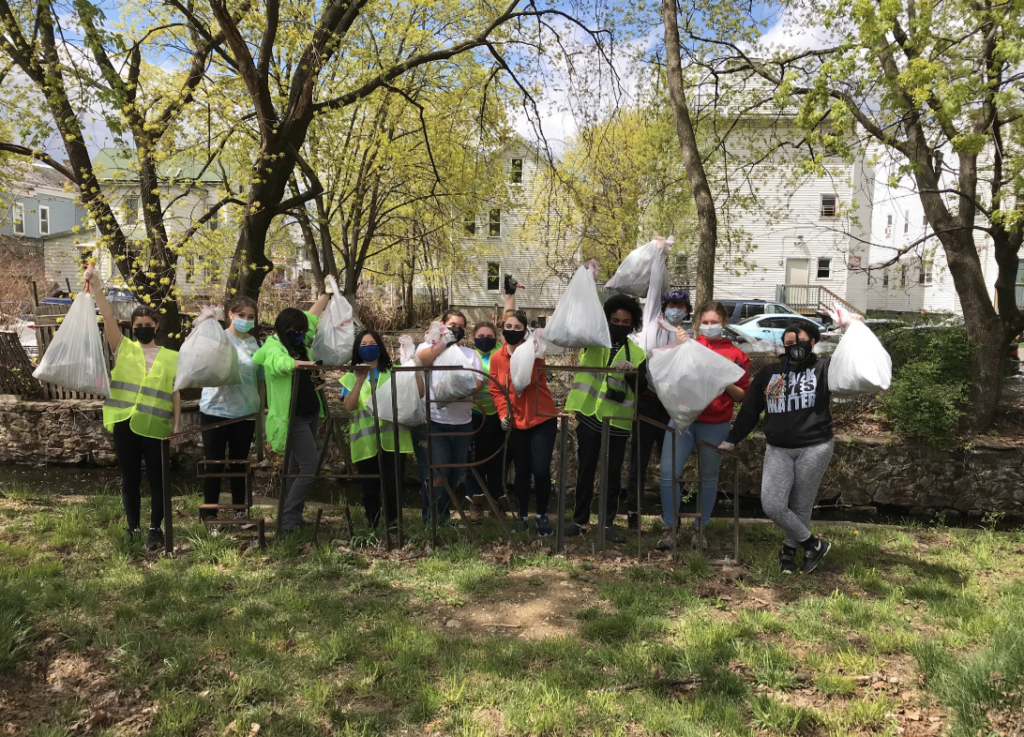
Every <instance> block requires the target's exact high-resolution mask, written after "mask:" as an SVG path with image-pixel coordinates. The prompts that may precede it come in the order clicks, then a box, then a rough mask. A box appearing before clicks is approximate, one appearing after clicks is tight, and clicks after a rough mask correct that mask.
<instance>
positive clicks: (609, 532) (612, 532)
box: [604, 525, 626, 543]
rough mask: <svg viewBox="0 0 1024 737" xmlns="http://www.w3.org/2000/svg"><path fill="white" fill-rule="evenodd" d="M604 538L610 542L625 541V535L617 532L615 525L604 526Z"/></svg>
mask: <svg viewBox="0 0 1024 737" xmlns="http://www.w3.org/2000/svg"><path fill="white" fill-rule="evenodd" d="M604 539H605V540H606V541H608V542H610V543H624V542H626V536H625V535H623V534H622V533H621V532H619V530H618V528H617V527H615V525H608V526H607V527H605V528H604Z"/></svg>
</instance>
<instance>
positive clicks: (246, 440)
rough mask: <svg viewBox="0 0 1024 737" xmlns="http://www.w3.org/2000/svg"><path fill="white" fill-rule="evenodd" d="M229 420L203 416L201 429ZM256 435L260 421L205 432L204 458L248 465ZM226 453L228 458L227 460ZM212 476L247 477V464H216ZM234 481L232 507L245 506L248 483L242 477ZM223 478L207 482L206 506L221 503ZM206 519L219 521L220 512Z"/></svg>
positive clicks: (232, 480)
mask: <svg viewBox="0 0 1024 737" xmlns="http://www.w3.org/2000/svg"><path fill="white" fill-rule="evenodd" d="M227 419H228V418H226V417H215V416H214V415H207V414H203V413H200V414H199V423H200V424H201V425H214V424H216V423H218V422H226V421H227ZM255 433H256V420H242V421H241V422H235V423H233V424H231V425H225V426H224V427H217V428H214V429H213V430H203V455H204V456H205V458H206V460H208V461H223V460H232V461H244V460H247V459H248V458H249V450H250V449H251V448H252V438H253V435H254V434H255ZM225 451H227V456H226V457H225ZM206 471H207V472H208V473H244V472H245V464H242V463H240V464H231V465H221V464H219V463H218V464H213V465H209V466H206ZM230 481H231V503H232V504H245V479H244V478H242V477H241V476H239V477H238V478H232V479H230ZM220 482H221V478H220V477H212V478H211V477H209V476H207V477H206V478H205V479H203V502H204V503H206V504H219V503H220V486H221V484H220ZM203 516H204V517H207V516H209V517H216V516H217V514H216V512H207V513H205V514H204V515H203Z"/></svg>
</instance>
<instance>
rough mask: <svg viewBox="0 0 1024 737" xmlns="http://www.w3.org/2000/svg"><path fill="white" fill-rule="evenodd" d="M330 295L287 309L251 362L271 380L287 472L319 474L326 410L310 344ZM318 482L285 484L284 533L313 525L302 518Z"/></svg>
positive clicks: (274, 432) (270, 430)
mask: <svg viewBox="0 0 1024 737" xmlns="http://www.w3.org/2000/svg"><path fill="white" fill-rule="evenodd" d="M330 298H331V295H329V294H321V295H320V297H319V298H318V299H317V301H316V302H315V303H314V304H313V306H312V307H310V309H309V312H303V311H302V310H299V309H296V308H295V307H285V308H284V309H283V310H281V312H280V314H278V316H277V319H276V320H275V321H274V334H273V335H271V336H270V337H269V338H267V341H266V342H265V343H264V344H263V347H262V348H260V349H259V350H258V351H256V353H255V354H253V357H252V360H253V363H255V364H256V365H258V366H262V367H263V370H264V376H265V378H266V382H267V421H266V434H267V442H269V443H270V447H271V448H273V449H274V452H275V453H284V450H285V446H286V445H287V443H288V441H289V440H291V462H290V464H289V467H288V468H287V469H286V470H285V473H287V474H303V475H306V474H310V475H312V474H315V473H316V469H317V466H318V465H319V460H320V458H319V453H318V451H317V445H316V433H317V429H318V428H319V425H320V418H321V417H323V416H324V408H323V406H322V404H321V401H320V395H319V394H318V393H317V390H316V386H314V384H313V375H312V372H311V371H309V370H308V369H309V368H312V367H313V366H316V364H315V363H314V362H313V361H310V360H309V346H310V344H311V343H312V342H313V338H314V336H315V335H316V329H317V326H318V325H319V324H320V315H322V314H323V312H324V308H326V307H327V302H328V301H329V300H330ZM297 368H302V369H304V370H302V371H300V372H299V381H298V389H297V391H298V396H297V397H296V398H295V422H294V423H292V424H291V425H289V421H288V412H289V410H290V407H291V401H292V374H293V373H294V371H295V369H297ZM313 481H314V479H313V478H291V479H287V480H286V483H285V484H284V490H283V492H282V493H283V494H284V499H285V501H284V511H283V514H282V517H281V519H279V520H278V521H277V529H278V531H279V532H283V533H288V532H294V531H296V530H298V529H299V528H301V527H304V526H307V525H309V524H310V523H309V522H306V521H305V520H304V519H303V518H302V512H303V510H304V509H305V507H306V495H307V494H308V493H309V490H310V488H311V487H312V486H313Z"/></svg>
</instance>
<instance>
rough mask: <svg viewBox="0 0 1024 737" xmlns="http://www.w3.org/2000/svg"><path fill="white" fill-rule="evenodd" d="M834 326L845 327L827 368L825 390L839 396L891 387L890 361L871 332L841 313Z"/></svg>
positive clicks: (872, 391)
mask: <svg viewBox="0 0 1024 737" xmlns="http://www.w3.org/2000/svg"><path fill="white" fill-rule="evenodd" d="M836 323H837V324H839V325H847V327H846V333H845V334H844V335H843V337H842V340H840V341H839V345H838V346H836V349H835V351H834V352H833V353H832V358H831V360H830V362H829V367H828V388H829V391H831V392H832V393H833V394H837V395H839V396H842V395H849V394H877V393H878V392H881V391H885V390H886V389H888V388H889V385H890V384H891V383H892V358H891V357H890V356H889V354H888V353H887V352H886V350H885V348H884V347H883V346H882V342H881V341H880V340H878V337H877V336H876V335H875V334H874V333H872V332H871V328H869V327H868V326H867V325H865V324H864V323H862V322H861V321H860V320H853V319H851V318H850V316H849V314H848V313H846V312H845V311H840V312H839V313H838V314H837V315H836Z"/></svg>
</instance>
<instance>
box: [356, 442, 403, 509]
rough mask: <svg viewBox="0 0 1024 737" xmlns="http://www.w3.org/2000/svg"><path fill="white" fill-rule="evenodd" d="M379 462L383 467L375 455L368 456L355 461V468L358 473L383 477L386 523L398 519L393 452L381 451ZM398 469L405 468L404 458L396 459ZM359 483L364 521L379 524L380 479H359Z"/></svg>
mask: <svg viewBox="0 0 1024 737" xmlns="http://www.w3.org/2000/svg"><path fill="white" fill-rule="evenodd" d="M381 462H382V463H383V464H384V468H383V469H379V468H378V466H377V456H370V457H369V458H366V459H364V460H361V461H356V470H357V471H359V473H360V474H378V473H379V474H380V475H381V476H383V477H384V491H385V492H386V496H385V498H384V507H385V508H386V510H387V515H388V524H389V525H390V524H391V523H392V522H394V521H395V520H396V519H398V512H397V509H398V500H397V499H396V498H395V495H396V494H397V493H398V486H397V484H396V483H395V454H394V453H388V452H387V451H386V450H384V451H381ZM398 467H399V469H404V468H405V459H404V458H399V459H398ZM359 485H360V486H361V487H362V489H363V508H364V509H365V510H366V521H367V522H369V523H370V527H376V526H377V525H378V524H380V508H381V500H380V479H359Z"/></svg>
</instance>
